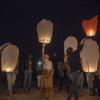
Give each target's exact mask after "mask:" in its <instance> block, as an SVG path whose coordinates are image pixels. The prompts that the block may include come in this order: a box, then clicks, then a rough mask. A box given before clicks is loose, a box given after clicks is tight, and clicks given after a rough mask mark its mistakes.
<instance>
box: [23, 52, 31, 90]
mask: <svg viewBox="0 0 100 100" xmlns="http://www.w3.org/2000/svg"><path fill="white" fill-rule="evenodd" d="M23 70H24V82H23V91H24V92H30V91H31V79H32V55H31V54H28V58H27V59H26V60H25V62H24V69H23Z"/></svg>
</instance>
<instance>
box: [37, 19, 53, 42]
mask: <svg viewBox="0 0 100 100" xmlns="http://www.w3.org/2000/svg"><path fill="white" fill-rule="evenodd" d="M52 32H53V24H52V23H51V22H50V21H49V20H45V19H43V20H41V21H40V22H39V23H38V25H37V33H38V39H39V41H40V42H41V43H45V44H46V43H50V42H51V38H52Z"/></svg>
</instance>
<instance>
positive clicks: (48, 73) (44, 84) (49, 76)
mask: <svg viewBox="0 0 100 100" xmlns="http://www.w3.org/2000/svg"><path fill="white" fill-rule="evenodd" d="M43 61H44V62H43V72H42V76H41V92H42V96H43V98H47V99H51V97H52V96H53V73H54V69H53V64H52V62H51V61H50V60H49V55H47V54H45V55H44V60H43Z"/></svg>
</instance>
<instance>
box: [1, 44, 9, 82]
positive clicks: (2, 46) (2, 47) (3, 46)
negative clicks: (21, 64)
mask: <svg viewBox="0 0 100 100" xmlns="http://www.w3.org/2000/svg"><path fill="white" fill-rule="evenodd" d="M10 44H11V43H5V44H3V45H1V46H0V54H1V53H2V50H3V49H4V48H5V47H6V46H8V45H10ZM0 71H1V70H0ZM0 74H1V72H0ZM1 78H2V77H1V75H0V80H1Z"/></svg>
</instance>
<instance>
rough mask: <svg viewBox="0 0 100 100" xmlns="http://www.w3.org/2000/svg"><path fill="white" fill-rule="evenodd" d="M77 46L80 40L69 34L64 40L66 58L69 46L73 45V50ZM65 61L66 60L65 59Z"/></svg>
mask: <svg viewBox="0 0 100 100" xmlns="http://www.w3.org/2000/svg"><path fill="white" fill-rule="evenodd" d="M77 46H78V42H77V39H76V38H75V37H73V36H69V37H67V38H66V39H65V41H64V55H65V59H66V58H67V57H66V50H67V48H68V47H72V48H73V51H75V50H77ZM64 61H65V60H64Z"/></svg>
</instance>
